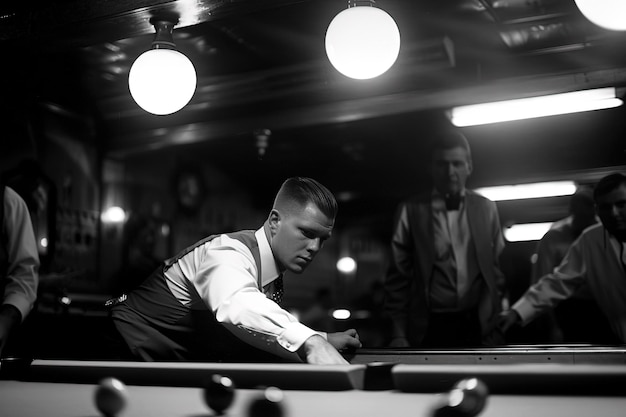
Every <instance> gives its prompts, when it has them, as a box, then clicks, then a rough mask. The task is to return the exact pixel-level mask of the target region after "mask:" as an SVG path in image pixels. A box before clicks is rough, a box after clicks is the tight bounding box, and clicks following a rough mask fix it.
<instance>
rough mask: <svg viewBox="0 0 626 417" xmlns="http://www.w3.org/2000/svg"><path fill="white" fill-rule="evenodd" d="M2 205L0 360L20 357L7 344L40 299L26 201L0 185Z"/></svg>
mask: <svg viewBox="0 0 626 417" xmlns="http://www.w3.org/2000/svg"><path fill="white" fill-rule="evenodd" d="M0 201H1V202H2V204H0V219H1V221H0V227H1V229H2V230H1V233H0V235H1V239H0V273H1V276H0V288H1V289H2V292H1V293H0V295H1V296H2V306H1V307H0V356H4V355H5V354H10V355H11V356H20V353H19V352H16V351H15V350H14V349H13V348H12V346H11V344H9V345H7V342H9V341H10V340H11V339H12V338H14V336H15V333H16V331H17V329H18V327H20V325H21V324H22V323H23V321H24V319H25V318H26V316H28V314H29V313H30V311H31V310H32V308H33V306H34V304H35V300H36V299H37V286H38V283H39V275H38V273H39V256H38V254H37V244H36V242H35V234H34V233H33V226H32V223H31V219H30V214H29V212H28V207H27V206H26V203H25V202H24V200H23V199H22V198H21V197H20V196H19V194H17V193H16V192H15V191H14V190H13V189H11V188H10V187H6V186H4V185H0ZM5 348H6V352H5Z"/></svg>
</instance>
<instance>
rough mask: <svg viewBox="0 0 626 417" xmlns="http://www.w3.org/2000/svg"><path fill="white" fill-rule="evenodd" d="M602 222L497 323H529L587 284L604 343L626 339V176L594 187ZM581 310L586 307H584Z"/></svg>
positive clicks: (610, 178)
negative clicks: (605, 328)
mask: <svg viewBox="0 0 626 417" xmlns="http://www.w3.org/2000/svg"><path fill="white" fill-rule="evenodd" d="M594 201H595V207H596V210H597V213H598V216H599V217H600V223H598V224H594V225H592V226H589V227H588V228H586V229H585V230H584V231H583V232H582V233H581V234H580V236H579V237H578V239H576V240H575V241H574V243H573V244H572V245H571V246H570V247H569V249H568V251H567V254H566V255H565V257H564V258H563V261H562V262H561V263H560V264H559V266H558V267H557V268H555V269H554V271H552V272H550V273H548V274H546V275H544V276H542V277H541V278H540V279H539V281H537V283H535V284H534V285H532V286H531V287H530V288H529V289H528V290H527V291H526V292H525V293H524V295H523V296H522V297H521V298H520V299H518V300H517V301H516V302H515V304H514V305H513V307H512V308H511V309H509V310H507V311H504V312H503V313H501V317H500V327H501V328H502V330H503V331H505V332H506V331H508V329H510V328H511V327H512V326H513V325H515V324H520V325H523V326H526V325H528V324H529V323H531V322H532V321H534V320H535V319H536V318H538V317H540V316H541V315H543V314H545V313H547V312H549V311H550V310H551V309H553V308H554V307H556V306H557V305H558V304H559V303H560V302H562V301H564V300H567V299H568V298H570V297H572V296H573V295H575V294H577V292H578V290H579V289H580V288H587V289H588V290H589V292H590V294H592V296H593V297H594V299H595V300H596V302H597V304H598V306H599V307H600V308H601V309H602V312H603V314H604V316H605V319H603V320H602V321H600V322H598V323H595V324H596V325H597V326H602V325H603V324H604V322H607V321H608V323H609V325H610V327H611V332H610V333H609V334H607V335H604V337H606V339H604V338H603V340H602V343H603V344H618V343H621V344H624V343H625V342H626V279H625V278H626V244H624V242H626V176H625V175H623V174H621V173H614V174H609V175H607V176H605V177H603V178H602V179H601V180H600V181H599V182H598V184H597V185H596V187H595V189H594ZM582 313H583V314H585V312H584V311H583V312H582Z"/></svg>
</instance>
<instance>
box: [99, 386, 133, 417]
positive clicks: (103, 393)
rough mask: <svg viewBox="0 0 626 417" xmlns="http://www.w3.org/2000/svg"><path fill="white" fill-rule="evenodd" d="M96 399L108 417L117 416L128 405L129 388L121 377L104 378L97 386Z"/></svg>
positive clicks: (100, 409)
mask: <svg viewBox="0 0 626 417" xmlns="http://www.w3.org/2000/svg"><path fill="white" fill-rule="evenodd" d="M94 401H95V403H96V408H97V409H98V411H100V412H101V413H102V414H104V415H105V416H107V417H112V416H116V415H117V414H118V413H119V412H120V411H122V410H123V409H124V407H126V403H127V402H128V390H127V389H126V386H125V385H124V383H123V382H122V381H120V380H119V379H116V378H104V379H102V380H101V381H100V383H99V384H98V386H97V387H96V391H95V394H94Z"/></svg>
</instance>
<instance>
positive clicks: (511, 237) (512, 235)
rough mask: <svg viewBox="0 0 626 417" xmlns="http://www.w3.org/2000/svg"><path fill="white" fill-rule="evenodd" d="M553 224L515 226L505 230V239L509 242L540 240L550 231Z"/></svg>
mask: <svg viewBox="0 0 626 417" xmlns="http://www.w3.org/2000/svg"><path fill="white" fill-rule="evenodd" d="M550 226H552V222H545V223H525V224H514V225H513V226H511V227H507V228H506V229H504V238H505V239H506V240H507V241H509V242H528V241H533V240H540V239H541V238H542V237H543V235H545V234H546V232H547V231H548V230H550Z"/></svg>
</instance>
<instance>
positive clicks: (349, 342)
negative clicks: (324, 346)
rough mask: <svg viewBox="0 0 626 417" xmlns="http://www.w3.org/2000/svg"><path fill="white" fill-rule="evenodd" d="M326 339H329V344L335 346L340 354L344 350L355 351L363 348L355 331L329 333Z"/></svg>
mask: <svg viewBox="0 0 626 417" xmlns="http://www.w3.org/2000/svg"><path fill="white" fill-rule="evenodd" d="M326 337H327V338H328V343H330V344H331V345H333V347H334V348H335V349H337V350H338V351H340V352H341V351H344V350H354V349H358V348H360V347H361V341H360V340H359V334H358V333H357V331H356V330H354V329H349V330H346V331H343V332H337V333H328V335H327V336H326Z"/></svg>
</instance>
